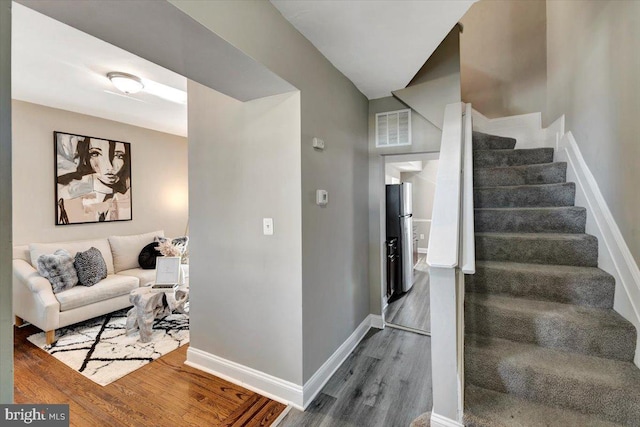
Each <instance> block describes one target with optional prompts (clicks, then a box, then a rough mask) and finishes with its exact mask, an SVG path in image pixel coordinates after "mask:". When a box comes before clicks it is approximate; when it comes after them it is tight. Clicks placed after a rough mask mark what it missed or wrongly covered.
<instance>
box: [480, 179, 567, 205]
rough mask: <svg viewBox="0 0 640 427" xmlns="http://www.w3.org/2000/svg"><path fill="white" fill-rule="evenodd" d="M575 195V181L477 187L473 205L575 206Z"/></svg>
mask: <svg viewBox="0 0 640 427" xmlns="http://www.w3.org/2000/svg"><path fill="white" fill-rule="evenodd" d="M575 197H576V185H575V183H573V182H565V183H560V184H537V185H509V186H498V187H476V188H475V189H474V191H473V205H474V207H476V208H518V207H520V208H525V207H541V208H542V207H562V206H573V205H574V203H575Z"/></svg>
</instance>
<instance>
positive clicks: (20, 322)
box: [15, 316, 24, 327]
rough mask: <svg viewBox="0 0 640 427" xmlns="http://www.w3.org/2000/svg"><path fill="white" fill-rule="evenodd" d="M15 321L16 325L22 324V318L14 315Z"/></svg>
mask: <svg viewBox="0 0 640 427" xmlns="http://www.w3.org/2000/svg"><path fill="white" fill-rule="evenodd" d="M15 323H16V326H17V327H20V326H22V325H24V319H23V318H22V317H20V316H16V318H15Z"/></svg>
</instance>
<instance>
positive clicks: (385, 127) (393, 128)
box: [376, 109, 411, 147]
mask: <svg viewBox="0 0 640 427" xmlns="http://www.w3.org/2000/svg"><path fill="white" fill-rule="evenodd" d="M399 145H411V109H406V110H397V111H387V112H385V113H377V114H376V147H397V146H399Z"/></svg>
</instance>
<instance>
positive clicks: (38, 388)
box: [14, 325, 285, 427]
mask: <svg viewBox="0 0 640 427" xmlns="http://www.w3.org/2000/svg"><path fill="white" fill-rule="evenodd" d="M37 332H39V331H38V330H37V329H36V328H34V327H33V326H30V325H27V326H25V327H22V328H15V329H14V369H15V381H14V383H15V393H14V396H15V402H16V403H68V404H69V408H70V424H71V425H72V426H82V427H86V426H101V427H103V426H104V427H110V426H114V427H121V426H158V427H164V426H167V427H173V426H178V425H179V426H185V427H190V426H193V427H201V426H221V425H223V424H224V423H227V422H228V419H229V417H230V416H232V415H233V416H234V417H235V419H236V420H242V423H243V426H245V425H246V426H247V427H254V426H268V425H270V424H271V423H272V422H273V420H275V419H276V418H277V417H278V416H279V414H280V413H281V412H282V411H283V410H284V409H285V405H283V404H281V403H278V402H274V401H272V400H269V399H267V398H265V397H263V396H260V395H258V394H256V393H254V392H252V391H250V390H247V389H244V388H242V387H240V386H237V385H235V384H232V383H230V382H227V381H225V380H223V379H220V378H217V377H215V376H213V375H209V374H207V373H205V372H202V371H200V370H197V369H195V368H191V367H189V366H186V365H185V364H184V361H185V359H186V351H187V346H183V347H181V348H179V349H177V350H175V351H173V352H171V353H168V354H166V355H164V356H162V357H161V358H159V359H157V360H155V361H153V362H151V363H149V364H148V365H145V366H143V367H142V368H140V369H137V370H136V371H134V372H132V373H130V374H129V375H126V376H124V377H122V378H120V379H118V380H116V381H114V382H113V383H111V384H109V385H107V386H104V387H103V386H100V385H98V384H96V383H94V382H93V381H91V380H89V379H87V378H85V377H84V376H83V375H82V374H79V373H78V372H76V371H74V370H73V369H71V368H69V367H68V366H66V365H65V364H63V363H62V362H60V361H59V360H57V359H55V358H54V357H53V356H51V355H49V354H48V353H47V352H45V351H43V350H41V349H39V348H37V347H36V346H34V345H33V344H31V343H30V342H28V341H27V337H28V336H29V335H31V334H34V333H37ZM251 402H252V403H251ZM240 408H243V409H244V411H243V409H240ZM247 412H248V413H247Z"/></svg>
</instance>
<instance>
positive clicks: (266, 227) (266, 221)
mask: <svg viewBox="0 0 640 427" xmlns="http://www.w3.org/2000/svg"><path fill="white" fill-rule="evenodd" d="M262 233H263V234H264V235H265V236H272V235H273V218H262Z"/></svg>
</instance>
